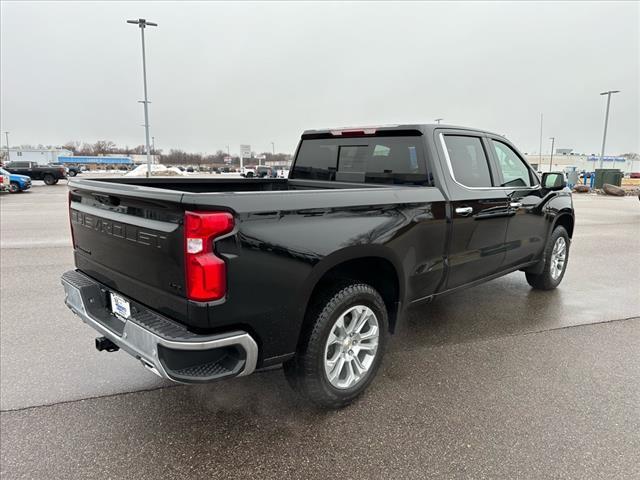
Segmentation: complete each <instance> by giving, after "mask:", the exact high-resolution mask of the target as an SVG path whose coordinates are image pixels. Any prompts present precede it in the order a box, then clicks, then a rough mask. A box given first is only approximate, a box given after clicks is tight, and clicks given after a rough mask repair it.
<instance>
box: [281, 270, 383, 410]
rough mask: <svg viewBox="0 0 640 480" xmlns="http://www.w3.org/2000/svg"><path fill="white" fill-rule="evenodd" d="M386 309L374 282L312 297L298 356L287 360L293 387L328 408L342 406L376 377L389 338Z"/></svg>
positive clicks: (352, 283) (341, 286) (341, 285)
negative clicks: (374, 286)
mask: <svg viewBox="0 0 640 480" xmlns="http://www.w3.org/2000/svg"><path fill="white" fill-rule="evenodd" d="M388 325H389V321H388V313H387V309H386V306H385V304H384V301H383V300H382V297H381V296H380V294H379V293H378V292H377V291H376V290H375V289H374V288H373V287H371V286H370V285H367V284H365V283H360V282H355V281H345V282H341V283H339V284H337V285H335V286H334V287H333V288H331V289H330V290H327V291H326V292H325V293H323V294H321V295H319V296H318V297H317V298H314V299H312V304H311V305H310V308H309V311H308V314H307V322H306V328H305V329H303V332H302V337H301V341H300V343H299V346H298V351H297V352H296V356H295V357H294V358H293V359H292V360H290V361H288V362H287V363H285V365H284V372H285V376H286V377H287V380H288V381H289V383H290V385H291V386H292V387H294V389H295V390H297V391H298V392H300V393H302V394H303V395H304V396H305V397H306V398H307V399H309V400H310V401H312V402H313V403H315V404H316V405H318V406H321V407H324V408H341V407H344V406H346V405H349V404H350V403H351V402H353V401H354V400H355V399H356V398H357V397H358V396H360V395H361V394H362V393H363V392H364V391H365V390H366V389H367V387H368V386H369V384H370V383H371V382H372V380H373V378H374V377H375V375H376V373H377V371H378V368H379V367H380V363H381V362H382V357H383V355H384V351H385V347H386V343H387V337H388V331H389V328H388Z"/></svg>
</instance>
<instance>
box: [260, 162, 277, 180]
mask: <svg viewBox="0 0 640 480" xmlns="http://www.w3.org/2000/svg"><path fill="white" fill-rule="evenodd" d="M256 176H257V177H258V178H278V172H277V170H276V169H275V168H273V167H268V166H265V165H258V167H256Z"/></svg>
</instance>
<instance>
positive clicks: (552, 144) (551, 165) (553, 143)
mask: <svg viewBox="0 0 640 480" xmlns="http://www.w3.org/2000/svg"><path fill="white" fill-rule="evenodd" d="M549 140H551V160H549V171H552V170H553V146H554V145H555V143H556V137H549Z"/></svg>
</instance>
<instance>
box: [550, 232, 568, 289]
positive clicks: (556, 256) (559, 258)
mask: <svg viewBox="0 0 640 480" xmlns="http://www.w3.org/2000/svg"><path fill="white" fill-rule="evenodd" d="M566 260H567V241H566V240H565V239H564V238H563V237H558V239H557V240H556V243H555V245H554V246H553V250H552V251H551V265H550V272H551V278H553V279H554V280H557V279H558V277H559V276H560V275H561V274H562V271H563V270H564V264H565V262H566Z"/></svg>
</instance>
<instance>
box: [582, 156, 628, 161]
mask: <svg viewBox="0 0 640 480" xmlns="http://www.w3.org/2000/svg"><path fill="white" fill-rule="evenodd" d="M587 160H588V161H590V162H595V161H597V160H600V157H598V156H597V155H590V156H589V157H587ZM602 161H603V162H626V161H627V159H626V158H624V157H602Z"/></svg>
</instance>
